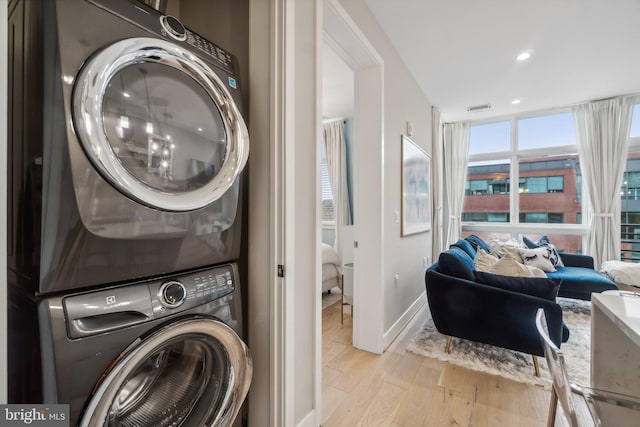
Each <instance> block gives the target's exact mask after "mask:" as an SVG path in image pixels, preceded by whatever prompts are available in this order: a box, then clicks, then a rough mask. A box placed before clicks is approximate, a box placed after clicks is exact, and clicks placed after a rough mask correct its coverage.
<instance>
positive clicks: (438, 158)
mask: <svg viewBox="0 0 640 427" xmlns="http://www.w3.org/2000/svg"><path fill="white" fill-rule="evenodd" d="M431 141H432V144H431V146H432V149H431V158H432V167H431V171H432V174H433V176H432V177H431V182H432V185H431V188H432V189H433V207H432V209H433V211H432V214H431V218H433V231H432V233H431V244H432V253H433V260H434V261H435V260H436V259H437V257H438V256H439V255H440V252H442V251H443V250H445V249H446V248H445V247H444V239H443V237H444V236H443V234H444V227H443V224H442V223H443V218H442V204H443V197H442V194H443V190H444V187H443V185H444V183H443V182H442V181H443V179H442V170H443V169H444V168H443V164H442V157H443V145H442V144H443V140H442V122H441V121H440V110H439V109H438V108H437V107H432V108H431Z"/></svg>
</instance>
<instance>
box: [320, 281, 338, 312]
mask: <svg viewBox="0 0 640 427" xmlns="http://www.w3.org/2000/svg"><path fill="white" fill-rule="evenodd" d="M340 300H342V293H340V286H336V287H334V288H332V289H331V293H328V292H323V293H322V308H327V307H329V306H330V305H333V304H335V303H336V302H338V301H340Z"/></svg>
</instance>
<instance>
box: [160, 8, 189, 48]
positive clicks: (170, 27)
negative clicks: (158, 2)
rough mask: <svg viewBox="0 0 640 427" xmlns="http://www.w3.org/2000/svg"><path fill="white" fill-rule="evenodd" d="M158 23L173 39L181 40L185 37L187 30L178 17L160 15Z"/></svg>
mask: <svg viewBox="0 0 640 427" xmlns="http://www.w3.org/2000/svg"><path fill="white" fill-rule="evenodd" d="M160 25H162V29H163V30H165V31H166V32H167V33H168V34H169V35H170V36H171V37H173V38H174V39H176V40H180V41H181V42H183V41H185V40H186V39H187V30H186V28H184V25H182V22H180V21H178V18H175V17H173V16H171V15H162V16H161V17H160Z"/></svg>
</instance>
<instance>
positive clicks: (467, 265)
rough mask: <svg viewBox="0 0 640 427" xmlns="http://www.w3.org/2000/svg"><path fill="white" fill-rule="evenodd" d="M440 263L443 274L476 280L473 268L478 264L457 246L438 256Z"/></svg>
mask: <svg viewBox="0 0 640 427" xmlns="http://www.w3.org/2000/svg"><path fill="white" fill-rule="evenodd" d="M438 264H439V268H440V271H441V272H442V273H443V274H446V275H448V276H453V277H458V278H460V279H465V280H475V275H474V274H473V270H475V268H476V265H475V264H474V262H473V259H472V258H471V257H470V256H469V254H467V253H466V252H465V251H464V250H462V249H460V248H459V247H457V246H453V247H451V248H449V249H448V250H446V251H444V252H442V253H441V254H440V257H439V258H438Z"/></svg>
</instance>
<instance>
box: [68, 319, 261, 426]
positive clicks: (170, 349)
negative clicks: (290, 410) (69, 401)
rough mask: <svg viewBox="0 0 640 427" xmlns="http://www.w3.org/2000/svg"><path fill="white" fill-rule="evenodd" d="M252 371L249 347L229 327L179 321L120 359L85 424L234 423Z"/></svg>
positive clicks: (97, 393)
mask: <svg viewBox="0 0 640 427" xmlns="http://www.w3.org/2000/svg"><path fill="white" fill-rule="evenodd" d="M252 372H253V368H252V362H251V356H250V354H249V350H248V348H247V347H246V346H245V344H244V343H243V342H242V341H241V340H240V338H239V337H238V335H236V333H235V332H234V331H233V329H231V328H230V327H229V326H227V325H225V324H224V323H221V322H219V321H217V320H214V319H211V318H202V317H198V318H188V319H183V320H179V321H176V322H174V323H172V324H170V325H168V326H166V327H164V328H162V329H159V330H158V331H156V332H155V333H153V334H151V335H150V336H148V337H147V338H145V339H142V340H139V341H137V342H134V343H133V344H132V345H131V346H130V347H129V349H128V350H127V351H125V352H123V353H122V355H121V356H120V357H119V358H118V359H117V360H116V361H114V363H113V364H112V365H111V367H110V370H108V371H107V372H106V373H105V374H104V376H103V377H102V378H101V380H100V382H99V383H98V384H97V385H96V387H95V389H94V390H95V391H94V394H93V396H92V397H91V400H90V402H89V405H88V406H87V408H86V410H85V412H84V415H83V417H82V421H81V422H80V425H81V426H154V427H162V426H177V425H180V426H227V425H231V423H232V422H233V420H234V419H235V417H236V415H237V414H238V411H239V410H240V406H241V404H242V401H243V400H244V398H245V396H246V394H247V391H248V390H249V384H250V382H251V376H252Z"/></svg>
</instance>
